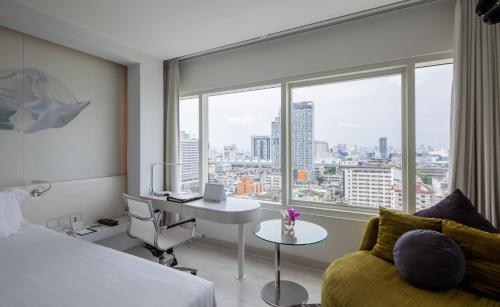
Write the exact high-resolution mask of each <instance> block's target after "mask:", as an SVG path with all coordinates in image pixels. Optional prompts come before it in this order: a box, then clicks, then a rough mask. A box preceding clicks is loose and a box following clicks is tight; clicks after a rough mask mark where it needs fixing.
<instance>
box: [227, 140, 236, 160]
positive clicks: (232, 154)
mask: <svg viewBox="0 0 500 307" xmlns="http://www.w3.org/2000/svg"><path fill="white" fill-rule="evenodd" d="M237 152H238V149H237V148H236V145H234V144H232V145H226V146H224V161H236V154H237Z"/></svg>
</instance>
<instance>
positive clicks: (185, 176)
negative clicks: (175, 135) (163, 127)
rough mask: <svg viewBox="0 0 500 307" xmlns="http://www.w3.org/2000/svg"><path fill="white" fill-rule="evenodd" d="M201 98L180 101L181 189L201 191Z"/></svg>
mask: <svg viewBox="0 0 500 307" xmlns="http://www.w3.org/2000/svg"><path fill="white" fill-rule="evenodd" d="M198 114H199V99H198V97H196V98H187V99H181V100H180V102H179V129H180V146H181V148H180V155H181V164H182V165H181V179H180V182H181V190H182V191H191V192H195V193H196V192H200V168H199V161H200V150H199V148H200V142H199V116H198Z"/></svg>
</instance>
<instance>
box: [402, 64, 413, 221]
mask: <svg viewBox="0 0 500 307" xmlns="http://www.w3.org/2000/svg"><path fill="white" fill-rule="evenodd" d="M403 78H405V79H406V80H403V81H404V82H403V84H404V89H403V93H404V94H403V108H402V109H403V144H404V146H403V148H404V149H403V170H402V171H403V178H404V180H403V210H404V211H406V212H408V213H413V212H415V210H416V179H415V178H416V155H415V152H416V145H415V66H414V65H413V64H409V65H407V66H406V72H405V73H404V74H403Z"/></svg>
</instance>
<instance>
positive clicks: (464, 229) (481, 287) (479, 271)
mask: <svg viewBox="0 0 500 307" xmlns="http://www.w3.org/2000/svg"><path fill="white" fill-rule="evenodd" d="M443 233H444V234H445V235H446V236H447V237H449V238H450V239H452V240H453V241H455V242H456V243H457V244H458V245H459V246H460V248H461V249H462V251H463V252H464V255H465V266H466V267H465V278H464V281H463V283H462V285H463V286H464V288H466V289H467V290H470V291H472V292H475V293H477V294H479V295H481V296H485V297H488V298H491V299H494V300H500V234H496V233H489V232H486V231H481V230H478V229H474V228H472V227H468V226H465V225H462V224H459V223H456V222H453V221H443Z"/></svg>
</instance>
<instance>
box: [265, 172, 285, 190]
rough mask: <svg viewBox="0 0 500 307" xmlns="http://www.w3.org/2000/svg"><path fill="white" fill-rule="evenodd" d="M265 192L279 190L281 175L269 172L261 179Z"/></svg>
mask: <svg viewBox="0 0 500 307" xmlns="http://www.w3.org/2000/svg"><path fill="white" fill-rule="evenodd" d="M262 181H263V182H264V188H265V190H266V191H277V190H280V189H281V173H278V172H269V173H266V174H265V175H264V176H263V177H262Z"/></svg>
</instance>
